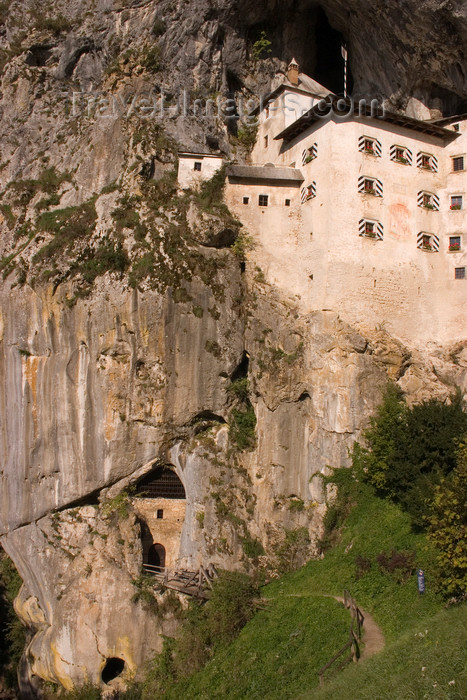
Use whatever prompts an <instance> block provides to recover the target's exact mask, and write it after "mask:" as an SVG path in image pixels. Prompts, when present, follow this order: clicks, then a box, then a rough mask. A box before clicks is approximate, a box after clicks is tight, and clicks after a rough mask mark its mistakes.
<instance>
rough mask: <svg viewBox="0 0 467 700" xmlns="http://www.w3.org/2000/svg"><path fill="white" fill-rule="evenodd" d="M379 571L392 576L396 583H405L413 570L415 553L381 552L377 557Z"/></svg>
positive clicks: (394, 550)
mask: <svg viewBox="0 0 467 700" xmlns="http://www.w3.org/2000/svg"><path fill="white" fill-rule="evenodd" d="M376 561H377V562H378V564H379V566H380V567H381V570H382V571H384V572H385V573H387V574H389V575H390V576H392V577H393V578H394V579H395V580H396V581H397V583H406V581H408V580H409V578H410V576H411V575H412V574H413V572H414V570H415V552H411V551H398V550H396V549H393V550H392V551H391V552H381V553H380V554H378V555H377V557H376Z"/></svg>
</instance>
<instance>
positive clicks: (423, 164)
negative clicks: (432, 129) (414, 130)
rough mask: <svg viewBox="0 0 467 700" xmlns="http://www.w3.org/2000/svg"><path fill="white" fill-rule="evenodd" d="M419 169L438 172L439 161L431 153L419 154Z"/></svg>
mask: <svg viewBox="0 0 467 700" xmlns="http://www.w3.org/2000/svg"><path fill="white" fill-rule="evenodd" d="M417 168H421V169H422V170H431V171H432V172H433V173H437V172H438V159H437V158H436V157H435V156H434V155H432V154H431V153H417Z"/></svg>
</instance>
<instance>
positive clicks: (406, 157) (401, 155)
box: [389, 144, 412, 165]
mask: <svg viewBox="0 0 467 700" xmlns="http://www.w3.org/2000/svg"><path fill="white" fill-rule="evenodd" d="M389 157H390V159H391V160H393V161H394V162H395V163H401V165H412V151H410V150H409V149H408V148H406V147H405V146H398V145H397V144H394V145H393V146H391V148H390V149H389Z"/></svg>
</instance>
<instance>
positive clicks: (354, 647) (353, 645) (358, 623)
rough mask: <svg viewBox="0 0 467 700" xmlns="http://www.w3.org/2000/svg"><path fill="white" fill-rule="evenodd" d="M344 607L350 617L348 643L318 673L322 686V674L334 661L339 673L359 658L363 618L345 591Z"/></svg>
mask: <svg viewBox="0 0 467 700" xmlns="http://www.w3.org/2000/svg"><path fill="white" fill-rule="evenodd" d="M344 605H345V607H346V608H348V609H349V610H350V614H351V616H352V620H351V622H350V630H349V641H348V642H347V644H345V645H344V646H343V647H342V649H339V651H338V652H337V653H336V654H334V656H333V657H332V659H330V660H329V661H328V662H327V664H325V665H324V666H323V667H322V668H320V670H319V671H318V674H319V683H320V685H324V674H325V672H326V671H327V670H328V669H329V668H331V666H332V665H333V664H335V663H336V661H340V663H339V666H338V667H337V670H338V671H340V670H342V669H343V668H344V667H345V666H347V664H348V663H350V662H351V661H355V662H356V661H358V659H359V658H360V639H361V636H362V628H363V621H364V619H365V618H364V617H363V613H362V611H361V610H360V608H359V607H358V606H357V604H356V602H355V601H354V599H353V598H352V596H351V595H350V593H349V592H348V591H347V590H346V591H344ZM349 649H350V653H349V654H347V655H346V656H345V658H344V659H342V657H343V656H344V655H345V653H346V652H347V651H348V650H349Z"/></svg>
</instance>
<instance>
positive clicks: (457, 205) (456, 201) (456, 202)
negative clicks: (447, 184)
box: [449, 194, 462, 211]
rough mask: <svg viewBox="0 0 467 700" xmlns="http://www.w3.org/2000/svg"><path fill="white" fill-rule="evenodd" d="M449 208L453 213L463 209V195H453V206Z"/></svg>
mask: <svg viewBox="0 0 467 700" xmlns="http://www.w3.org/2000/svg"><path fill="white" fill-rule="evenodd" d="M449 208H450V209H451V210H452V211H457V210H459V209H462V195H461V194H453V195H451V204H450V206H449Z"/></svg>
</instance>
